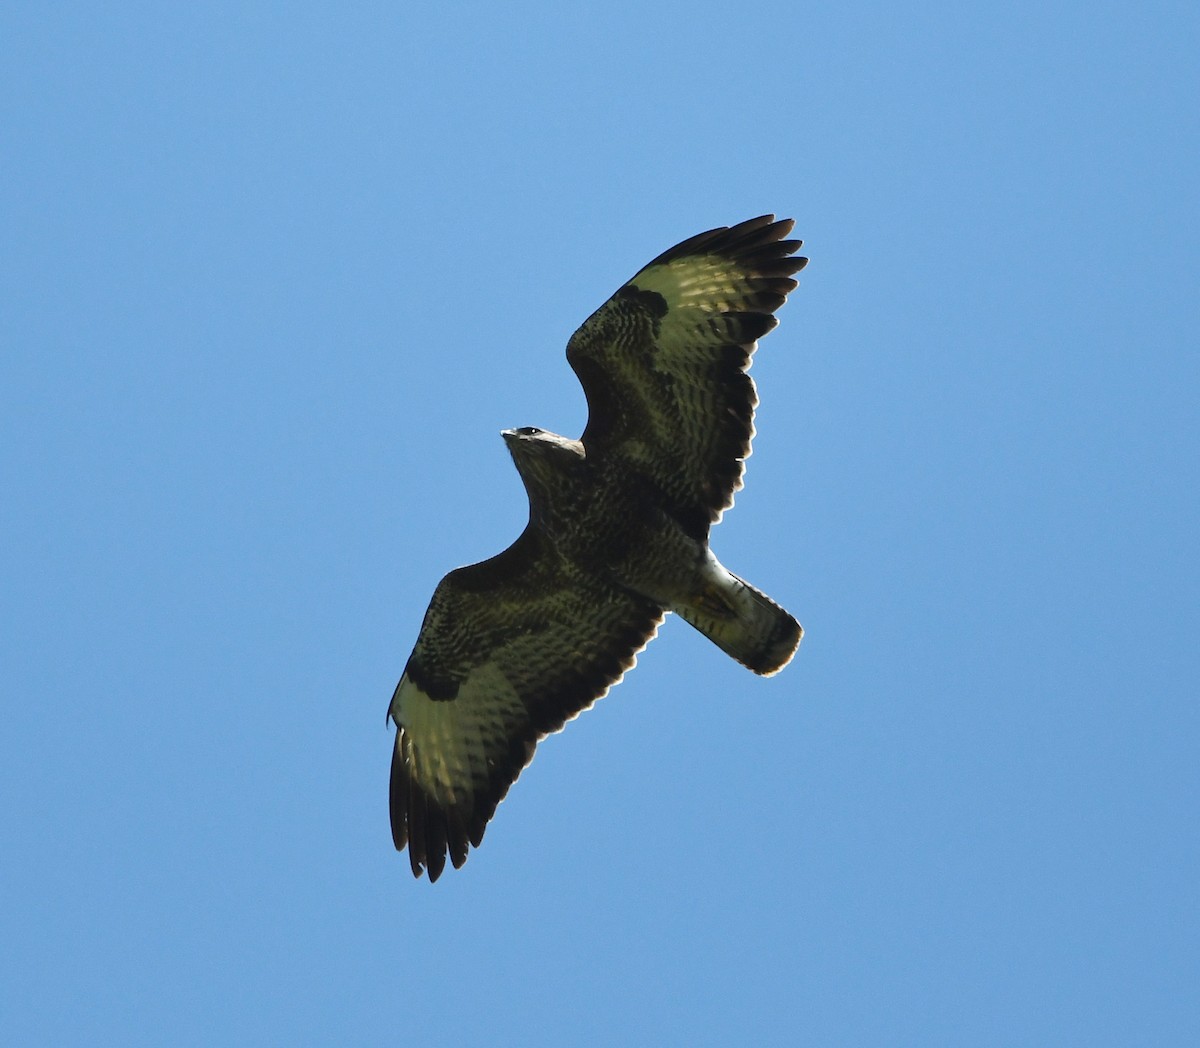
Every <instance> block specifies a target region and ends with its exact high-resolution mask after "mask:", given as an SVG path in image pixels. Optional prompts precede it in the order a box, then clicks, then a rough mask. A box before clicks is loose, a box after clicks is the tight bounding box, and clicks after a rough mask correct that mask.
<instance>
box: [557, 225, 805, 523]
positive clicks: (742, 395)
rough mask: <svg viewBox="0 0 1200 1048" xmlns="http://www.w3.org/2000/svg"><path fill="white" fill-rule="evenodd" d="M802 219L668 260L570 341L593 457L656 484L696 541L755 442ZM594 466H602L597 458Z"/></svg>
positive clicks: (742, 230)
mask: <svg viewBox="0 0 1200 1048" xmlns="http://www.w3.org/2000/svg"><path fill="white" fill-rule="evenodd" d="M792 225H793V223H792V221H791V220H790V219H784V220H781V221H779V222H776V221H775V216H774V215H763V216H762V217H761V218H753V219H750V220H749V221H748V222H742V223H741V224H739V225H736V226H732V227H722V228H720V229H713V230H710V231H709V232H707V233H701V234H699V235H698V236H694V237H692V238H691V239H689V240H685V241H684V242H683V243H682V244H678V245H677V246H675V247H673V248H671V250H669V251H666V252H664V253H663V254H661V255H659V256H658V258H656V259H655V260H654V261H653V262H651V263H650V264H649V265H648V266H646V267H645V268H644V269H643V270H642V271H641V272H640V273H638V274H637V276H635V277H634V278H633V279H632V280H630V281H629V282H628V283H627V284H625V286H624V287H622V288H621V289H620V290H619V291H617V293H616V294H614V295H613V296H612V298H610V299H609V300H608V301H607V302H606V303H604V305H603V306H601V307H600V308H599V309H598V310H597V311H596V312H595V313H593V314H592V315H591V316H590V317H589V318H588V319H587V321H585V322H584V324H583V326H582V327H581V328H580V329H579V330H578V331H576V332H575V334H574V335H572V336H571V341H570V343H569V344H568V346H567V359H568V360H569V361H570V363H571V367H572V368H574V369H575V373H576V374H577V375H578V376H579V380H580V382H581V383H582V384H583V389H584V392H585V393H586V394H587V401H588V424H587V428H586V429H585V430H584V433H583V444H584V447H585V448H586V449H587V453H588V456H589V458H593V456H595V457H596V458H597V459H598V458H600V457H605V458H607V459H608V460H609V461H611V462H613V463H614V464H617V465H618V466H620V465H627V466H630V467H633V468H634V469H636V470H637V471H638V472H639V473H641V474H642V475H643V476H647V477H649V478H650V479H651V480H652V481H654V483H655V484H656V486H657V487H658V488H659V489H660V490H661V493H662V496H663V498H664V500H665V501H666V504H667V507H668V508H670V509H671V510H672V512H673V514H674V515H675V517H676V519H678V520H679V521H681V523H682V524H683V526H684V527H685V528H686V529H687V531H688V532H689V533H690V534H691V535H692V536H693V537H694V538H697V539H703V538H705V537H706V536H707V534H708V528H709V525H710V524H712V523H715V522H716V521H718V520H720V518H721V513H722V512H723V511H724V510H726V509H727V508H728V507H729V506H730V505H731V504H732V503H733V494H734V492H735V491H737V490H738V489H739V488H740V487H741V486H742V473H743V470H744V460H745V459H746V457H747V456H748V455H749V454H750V441H751V439H752V437H753V436H754V421H753V419H754V408H755V405H756V404H757V403H758V397H757V394H756V393H755V389H754V382H753V381H752V380H751V378H750V376H749V375H747V374H746V370H747V368H748V367H749V366H750V356H751V354H752V353H753V352H754V350H755V348H756V340H757V339H758V338H760V337H761V336H762V335H764V334H766V333H767V332H768V331H770V330H771V329H772V328H773V327H774V326H775V324H776V320H775V317H774V316H773V315H772V314H773V313H774V312H775V310H777V309H778V308H779V307H780V306H781V305H783V302H784V299H786V297H787V295H788V293H789V292H790V291H792V290H793V289H794V288H795V287H796V281H795V280H794V279H792V274H794V273H797V272H799V271H800V270H801V269H803V268H804V265H805V263H806V262H807V261H808V259H806V258H799V257H794V254H793V253H794V252H795V251H796V250H797V249H798V248H799V247H800V245H801V241H799V240H785V239H783V238H784V237H786V236H787V235H788V233H790V232H791V229H792ZM593 460H594V461H595V459H593Z"/></svg>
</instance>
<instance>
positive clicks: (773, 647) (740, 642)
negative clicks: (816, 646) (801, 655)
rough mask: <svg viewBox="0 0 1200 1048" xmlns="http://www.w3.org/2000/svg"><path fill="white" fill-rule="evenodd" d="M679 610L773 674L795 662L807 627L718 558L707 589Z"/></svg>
mask: <svg viewBox="0 0 1200 1048" xmlns="http://www.w3.org/2000/svg"><path fill="white" fill-rule="evenodd" d="M671 610H672V611H674V612H677V613H678V614H680V615H681V616H683V618H684V619H685V620H686V621H687V622H689V623H690V624H691V625H692V626H695V627H696V629H698V630H699V631H700V632H701V633H703V634H704V635H705V636H706V637H707V638H708V639H709V640H711V641H712V642H713V643H714V644H715V645H716V646H717V647H718V648H720V649H721V650H722V651H724V652H725V653H726V654H728V655H732V656H733V657H734V658H735V659H737V660H738V662H740V663H741V664H742V665H743V666H745V667H747V668H748V669H751V670H753V671H754V672H755V673H759V674H762V675H763V676H765V677H769V676H770V675H771V674H773V673H778V672H779V671H780V670H781V669H783V667H784V666H786V665H787V664H788V663H789V662H791V661H792V656H793V655H795V654H796V649H797V648H798V647H799V646H800V638H801V637H803V636H804V629H803V628H802V627H801V625H800V623H798V622H797V621H796V620H795V619H794V618H792V616H791V615H789V614H788V613H787V612H786V611H784V610H783V608H781V607H780V606H779V605H778V604H776V603H775V602H774V601H773V600H772V599H771V598H770V597H768V596H767V595H766V594H765V593H763V592H762V591H761V590H757V589H755V588H754V587H753V586H751V585H750V583H748V582H746V581H745V580H744V579H740V578H738V577H737V576H736V575H734V574H732V573H731V572H728V571H726V570H725V569H724V568H723V567H721V565H720V564H718V563H717V562H716V560H715V559H713V560H712V561H710V563H709V565H708V570H707V571H706V572H705V583H704V587H703V589H702V591H701V592H700V593H698V594H696V595H695V596H693V597H692V598H690V599H689V600H688V601H687V602H686V603H684V602H680V603H677V604H674V605H672V607H671Z"/></svg>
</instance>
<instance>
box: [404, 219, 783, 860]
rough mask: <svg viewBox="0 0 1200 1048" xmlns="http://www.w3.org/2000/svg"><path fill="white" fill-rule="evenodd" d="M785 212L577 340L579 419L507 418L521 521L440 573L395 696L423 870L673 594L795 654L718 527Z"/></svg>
mask: <svg viewBox="0 0 1200 1048" xmlns="http://www.w3.org/2000/svg"><path fill="white" fill-rule="evenodd" d="M790 229H791V223H790V222H788V221H783V222H775V221H774V220H773V217H772V216H764V217H763V218H760V219H752V220H750V221H749V222H744V223H742V224H741V225H739V226H734V227H732V228H729V229H718V230H712V231H710V232H709V233H704V234H700V235H699V236H698V237H693V238H691V239H690V240H688V241H684V243H682V244H680V245H678V246H677V247H675V248H672V249H671V250H670V251H668V252H666V253H664V254H663V255H660V256H659V257H658V258H657V259H655V260H654V262H652V263H650V265H648V266H647V267H645V269H643V270H642V271H641V272H640V273H639V274H638V275H637V276H636V277H634V278H633V280H632V281H630V282H629V283H628V284H626V285H625V286H624V287H622V288H621V289H620V290H619V291H618V292H617V293H616V294H615V295H613V297H612V298H611V299H609V301H608V302H606V303H605V304H604V305H603V306H602V307H601V308H600V309H599V310H597V312H596V313H595V314H593V315H592V317H590V318H589V319H588V320H587V321H586V322H585V323H584V324H583V326H582V327H581V328H580V329H579V331H577V332H576V333H575V335H574V336H572V338H571V341H570V343H569V345H568V349H567V356H568V360H569V361H570V363H571V365H572V367H573V368H574V369H575V371H576V373H577V374H578V375H579V377H580V380H581V382H582V383H583V386H584V390H585V392H586V393H587V396H588V405H589V417H588V425H587V428H586V429H585V431H584V434H583V436H582V438H581V439H580V440H572V439H569V438H567V437H561V436H558V435H556V434H552V433H545V432H543V431H541V430H538V429H534V428H532V427H525V428H522V429H517V430H506V431H505V432H504V434H503V436H504V439H505V441H506V443H507V444H508V447H509V451H510V453H511V454H512V457H513V461H514V463H515V464H516V467H517V470H518V472H519V473H520V474H521V477H522V479H523V480H524V482H525V487H526V491H527V493H528V496H529V506H530V512H529V524H528V525H527V527H526V529H525V531H524V532H523V533H522V535H521V537H520V538H519V539H517V541H516V542H515V543H513V545H512V546H510V547H509V548H508V549H507V550H505V551H504V552H503V553H501V554H499V555H497V556H496V557H493V558H491V559H490V560H487V561H483V562H482V563H480V564H474V565H471V566H469V567H465V568H459V569H457V570H456V571H452V572H451V573H450V574H449V575H447V576H446V577H445V578H444V579H443V580H442V581H441V583H439V585H438V587H437V590H436V591H435V593H434V596H433V600H432V602H431V604H430V607H429V610H428V612H427V613H426V616H425V621H424V623H423V625H422V627H421V634H420V636H419V638H418V640H417V645H416V647H415V649H414V651H413V653H412V655H411V657H410V658H409V660H408V663H407V665H406V667H405V671H404V675H403V677H402V678H401V680H400V683H399V685H398V686H397V688H396V691H395V694H394V696H393V698H392V704H391V707H390V710H389V714H390V716H391V718H392V719H393V720H394V721H395V722H396V724H397V727H398V732H397V738H396V750H395V756H394V758H393V762H392V785H391V819H392V833H393V839H394V841H395V844H396V847H397V848H398V849H402V848H404V847H406V846H407V847H408V849H409V858H410V861H411V864H412V868H413V872H414V873H415V874H417V875H418V876H419V875H420V874H421V873H422V872H423V871H424V870H425V869H428V872H429V876H430V879H431V880H435V879H436V878H437V877H438V876H439V875H440V873H441V872H442V869H443V868H444V866H445V860H446V855H447V853H448V854H449V856H450V859H451V861H452V863H453V864H454V865H455V866H461V865H462V863H463V862H465V861H466V857H467V852H468V847H469V845H475V846H478V845H479V843H480V841H481V840H482V837H483V833H484V830H485V828H486V826H487V823H488V821H489V820H490V818H491V817H492V815H493V813H494V812H495V809H496V805H497V804H498V803H499V802H500V800H501V799H502V798H503V797H504V795H505V793H506V792H507V790H508V788H509V786H510V785H511V784H512V782H513V781H515V779H516V778H517V776H518V775H519V774H520V772H521V769H522V768H524V766H525V765H526V764H528V763H529V761H530V760H531V759H532V756H533V750H534V746H535V745H536V743H537V741H538V740H539V739H540V738H542V737H543V736H544V735H546V734H547V733H549V732H552V731H556V730H558V729H559V728H561V727H562V725H563V724H564V723H565V721H567V720H569V719H570V718H572V717H574V716H575V715H576V714H578V713H579V712H580V711H581V710H583V709H585V708H587V707H588V706H590V705H591V704H592V703H593V702H594V701H595V700H596V699H598V698H599V697H600V696H601V695H603V694H604V693H605V692H606V691H607V690H608V688H609V687H610V686H611V685H612V684H614V683H616V681H618V680H619V679H620V677H621V675H622V674H623V673H624V672H625V671H626V670H627V669H628V668H629V667H630V666H632V665H633V662H634V660H635V657H636V654H637V652H638V651H640V650H641V648H642V647H644V646H645V644H646V643H647V642H648V641H649V640H650V638H651V637H653V636H654V633H655V631H656V630H657V628H658V625H659V623H660V622H661V621H662V619H663V617H664V615H665V614H666V613H667V612H668V611H675V612H677V613H679V614H680V615H681V616H682V617H683V618H685V619H686V620H687V621H688V622H689V623H691V624H692V625H693V626H695V627H696V628H697V629H699V630H700V631H701V632H702V633H704V634H705V635H706V636H708V637H709V638H710V639H711V640H712V641H713V642H714V643H716V644H717V645H718V646H720V647H721V648H722V649H723V650H724V651H726V652H728V653H729V654H730V655H732V656H733V657H734V658H736V659H738V661H740V662H742V663H743V664H744V665H746V666H747V667H749V668H750V669H752V670H754V671H755V672H756V673H760V674H771V673H775V672H777V671H778V670H779V669H781V668H782V667H783V666H784V665H786V663H787V662H788V661H789V660H790V659H791V657H792V654H793V653H794V652H795V650H796V647H797V645H798V644H799V642H800V638H801V636H802V632H803V631H802V630H801V628H800V625H799V624H798V623H797V622H796V620H795V619H794V618H792V616H791V615H789V614H788V613H787V612H786V611H784V610H783V609H782V608H780V607H779V606H778V605H777V604H775V603H774V602H773V601H771V600H770V599H769V598H768V597H766V596H765V595H764V594H762V593H761V592H759V591H758V590H756V589H755V588H754V587H752V586H750V585H749V584H748V583H746V582H744V581H743V580H742V579H740V578H738V577H737V576H736V575H733V574H731V573H730V572H728V571H726V570H725V568H724V567H722V566H721V565H720V563H719V562H718V561H717V559H716V557H715V556H714V555H713V554H712V552H711V550H710V549H709V545H708V533H709V528H710V526H711V524H712V523H714V522H716V521H717V520H719V519H720V516H721V513H722V512H723V511H724V510H725V509H726V508H728V506H729V505H731V504H732V500H733V493H734V491H736V490H737V488H739V487H740V486H741V477H742V472H743V468H744V467H743V463H744V459H745V458H746V456H747V455H748V454H749V451H750V440H751V437H752V436H753V422H752V418H753V410H754V406H755V404H756V401H757V398H756V394H755V390H754V385H753V383H752V382H751V380H750V378H749V376H748V375H747V374H746V368H747V367H748V365H749V359H750V354H751V353H752V352H753V350H754V346H755V341H756V340H757V338H758V337H759V336H761V335H762V334H765V333H766V332H767V331H769V330H770V329H771V328H772V327H774V325H775V320H774V317H773V316H772V315H771V314H772V313H773V312H774V310H775V309H777V308H778V307H779V306H780V305H781V304H782V303H783V301H784V298H785V297H786V295H787V293H788V292H789V291H791V290H792V289H793V288H794V287H795V285H796V282H795V280H794V279H792V278H791V274H793V273H795V272H796V271H797V270H799V269H800V268H801V267H802V266H803V265H804V262H805V261H806V260H805V259H802V258H796V257H791V256H792V252H794V251H795V250H796V248H798V247H799V246H800V245H799V242H798V241H787V240H784V239H782V238H783V237H784V236H786V234H787V232H788V231H789V230H790Z"/></svg>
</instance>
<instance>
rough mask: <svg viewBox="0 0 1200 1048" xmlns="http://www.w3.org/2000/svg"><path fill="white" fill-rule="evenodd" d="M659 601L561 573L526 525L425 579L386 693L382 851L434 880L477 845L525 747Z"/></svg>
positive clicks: (586, 686)
mask: <svg viewBox="0 0 1200 1048" xmlns="http://www.w3.org/2000/svg"><path fill="white" fill-rule="evenodd" d="M662 619H663V610H662V608H660V607H658V605H656V604H653V603H652V602H650V601H648V600H646V599H645V598H642V597H638V596H636V595H635V594H632V593H629V592H626V591H621V590H617V589H614V588H612V587H610V586H608V585H606V584H605V583H603V582H601V581H600V580H598V579H595V578H592V577H590V576H587V575H582V574H580V575H575V574H572V575H569V576H568V575H565V574H563V573H562V569H561V568H560V567H559V566H558V565H557V564H556V562H555V559H554V558H553V557H552V556H543V550H542V548H541V542H540V540H539V539H538V537H537V534H536V532H534V531H532V530H528V529H527V530H526V531H525V533H524V534H523V535H522V536H521V537H520V538H519V539H518V540H517V541H516V542H515V543H514V544H513V545H512V546H510V547H509V548H508V549H507V550H505V551H504V552H503V553H501V554H500V555H499V556H497V557H493V558H492V559H491V560H487V561H484V562H483V563H481V564H473V565H471V566H470V567H466V568H459V569H458V570H456V571H452V572H450V574H449V575H447V576H446V577H445V578H444V579H442V581H441V582H440V583H439V584H438V587H437V589H436V591H435V592H434V594H433V600H432V602H431V603H430V605H429V610H428V611H427V612H426V614H425V621H424V623H423V624H422V626H421V633H420V636H419V637H418V638H417V644H416V647H415V648H414V649H413V653H412V655H411V656H410V658H409V660H408V664H407V665H406V666H405V668H404V675H403V677H401V679H400V683H399V685H397V687H396V692H395V694H394V695H393V696H392V704H391V707H390V710H389V715H390V716H391V718H392V719H393V720H394V721H395V722H396V725H397V726H398V728H399V731H398V733H397V735H396V749H395V753H394V755H393V757H392V777H391V793H390V808H391V820H392V838H393V840H394V841H395V843H396V848H397V849H398V850H402V849H403V848H404V847H405V846H406V845H407V847H408V854H409V861H410V863H411V865H412V870H413V873H414V874H415V875H416V876H418V877H419V876H420V875H421V873H422V871H423V870H424V869H428V871H429V879H430V880H431V881H435V880H437V878H438V876H439V875H440V874H441V872H442V870H443V869H444V868H445V865H446V855H447V852H448V853H449V855H450V861H451V862H452V863H453V864H454V866H455V867H459V866H462V864H463V863H464V862H466V860H467V849H468V846H469V845H474V846H475V847H478V846H479V843H480V841H482V840H483V833H484V830H485V829H486V828H487V824H488V820H489V819H491V817H492V815H493V814H494V813H495V811H496V805H498V804H499V803H500V801H501V800H502V799H503V798H504V795H505V794H506V793H507V792H508V788H509V787H510V786H511V785H512V784H513V783H514V782H515V781H516V779H517V776H518V775H520V774H521V770H522V769H523V768H524V767H525V766H526V765H527V764H528V763H529V762H530V761H531V760H532V759H533V751H534V747H535V746H536V744H537V742H538V741H539V740H540V739H541V738H542V737H544V736H545V735H547V734H549V733H550V732H553V731H557V730H558V729H560V728H561V727H562V726H563V725H564V724H565V723H566V722H567V721H568V720H570V719H571V718H572V717H574V716H576V715H577V714H578V713H580V712H581V711H582V710H584V709H586V708H587V707H589V706H591V705H592V703H594V702H595V701H596V700H597V699H598V698H600V697H601V696H602V695H604V693H605V692H606V691H608V689H609V688H610V687H611V686H612V685H613V684H615V683H616V682H617V681H619V680H620V679H621V676H622V675H623V674H624V673H625V671H626V670H628V669H629V668H630V667H631V666H632V665H633V664H634V661H635V660H636V656H637V653H638V652H639V651H640V650H641V649H642V648H643V647H644V646H645V645H646V643H647V642H648V641H649V640H650V639H651V638H652V637H653V636H654V634H655V632H656V630H657V628H658V625H659V623H660V622H662Z"/></svg>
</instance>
